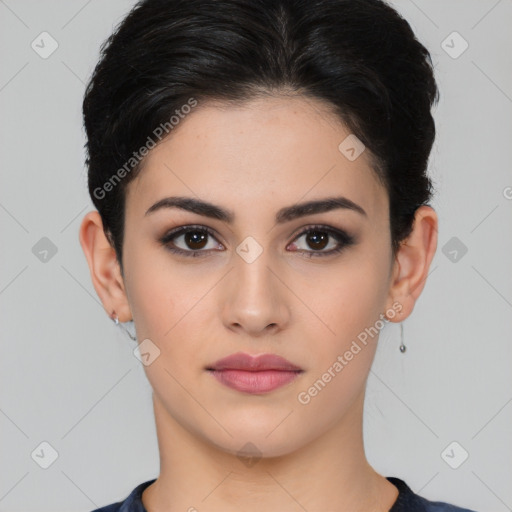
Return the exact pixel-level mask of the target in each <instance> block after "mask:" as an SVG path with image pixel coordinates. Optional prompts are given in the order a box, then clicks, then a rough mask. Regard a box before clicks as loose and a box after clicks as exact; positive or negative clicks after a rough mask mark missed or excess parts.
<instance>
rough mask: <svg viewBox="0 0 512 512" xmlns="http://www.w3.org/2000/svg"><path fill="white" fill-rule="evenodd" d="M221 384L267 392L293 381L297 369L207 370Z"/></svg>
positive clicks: (246, 390) (249, 390)
mask: <svg viewBox="0 0 512 512" xmlns="http://www.w3.org/2000/svg"><path fill="white" fill-rule="evenodd" d="M209 371H210V373H211V374H212V375H213V376H214V377H215V378H216V379H217V380H218V381H219V382H221V383H222V384H224V385H225V386H228V387H230V388H232V389H236V390H237V391H242V392H244V393H253V394H256V393H268V392H269V391H273V390H274V389H277V388H280V387H281V386H284V385H285V384H288V383H289V382H291V381H293V380H294V379H296V378H297V377H298V375H299V374H300V373H301V372H299V371H284V370H262V371H257V372H250V371H244V370H209Z"/></svg>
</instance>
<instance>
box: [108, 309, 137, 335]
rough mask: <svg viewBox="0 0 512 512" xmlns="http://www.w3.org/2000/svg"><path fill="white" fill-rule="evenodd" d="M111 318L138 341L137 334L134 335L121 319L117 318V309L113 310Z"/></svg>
mask: <svg viewBox="0 0 512 512" xmlns="http://www.w3.org/2000/svg"><path fill="white" fill-rule="evenodd" d="M110 318H111V319H112V320H113V321H114V323H115V324H116V325H118V326H119V327H121V329H123V331H124V332H125V333H126V334H128V336H129V337H130V339H131V340H133V341H137V336H134V335H133V334H132V333H131V332H130V331H129V330H128V329H127V328H126V327H125V326H124V325H123V324H122V323H121V322H120V321H119V318H117V315H116V312H115V311H112V314H111V315H110Z"/></svg>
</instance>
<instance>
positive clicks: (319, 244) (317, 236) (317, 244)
mask: <svg viewBox="0 0 512 512" xmlns="http://www.w3.org/2000/svg"><path fill="white" fill-rule="evenodd" d="M328 237H329V235H327V233H322V232H321V231H312V232H311V233H310V234H309V235H308V243H309V244H310V246H311V247H312V248H313V249H323V248H324V247H325V246H326V245H327V239H328ZM311 242H312V243H311Z"/></svg>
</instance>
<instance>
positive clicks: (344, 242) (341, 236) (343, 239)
mask: <svg viewBox="0 0 512 512" xmlns="http://www.w3.org/2000/svg"><path fill="white" fill-rule="evenodd" d="M316 231H320V232H321V233H327V234H328V235H329V236H332V237H333V238H334V239H335V240H336V241H337V242H338V246H337V247H336V248H335V249H331V250H330V251H313V250H311V251H304V250H298V251H296V252H299V253H303V254H304V255H305V256H304V257H306V258H316V257H326V256H331V255H333V254H338V253H340V252H341V251H343V250H344V249H345V248H347V247H349V246H351V245H353V244H354V243H355V238H354V237H353V236H352V235H349V234H348V233H346V232H345V231H340V230H337V229H333V228H330V227H327V226H322V225H314V226H309V227H308V228H307V229H305V230H304V231H301V232H300V233H299V234H298V235H297V236H296V237H295V239H294V240H297V239H298V238H300V237H301V236H303V235H308V234H310V233H312V232H316ZM190 232H192V233H202V234H207V235H209V236H211V237H212V238H215V233H213V231H211V230H210V229H208V228H206V227H204V226H199V225H189V226H181V227H179V228H176V229H174V230H172V231H170V232H168V233H166V234H165V235H164V236H163V237H162V238H161V239H160V243H161V244H162V245H163V246H164V247H165V248H166V249H167V250H168V251H170V252H172V253H174V254H178V255H180V256H185V257H191V258H197V257H203V256H205V255H208V252H209V250H206V251H205V250H193V249H191V250H188V251H185V250H183V249H179V248H177V247H173V246H171V245H169V242H171V241H172V240H174V239H175V238H177V237H178V236H180V235H184V234H187V233H190Z"/></svg>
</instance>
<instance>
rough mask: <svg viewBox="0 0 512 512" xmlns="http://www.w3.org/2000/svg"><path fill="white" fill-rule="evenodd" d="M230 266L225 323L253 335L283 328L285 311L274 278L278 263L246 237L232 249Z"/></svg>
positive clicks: (256, 243) (267, 250)
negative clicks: (269, 329)
mask: <svg viewBox="0 0 512 512" xmlns="http://www.w3.org/2000/svg"><path fill="white" fill-rule="evenodd" d="M233 264H234V269H233V271H232V272H231V273H230V274H231V275H230V286H229V289H230V290H229V299H228V300H227V309H226V311H225V314H226V317H225V321H226V322H227V323H228V324H229V325H230V326H233V325H236V326H239V328H240V327H241V328H243V329H245V330H247V331H251V332H252V333H253V334H255V333H257V332H260V331H263V330H264V329H265V328H267V326H269V325H273V326H274V328H275V326H277V327H283V326H284V323H285V322H286V321H287V318H288V307H287V305H286V304H285V300H286V297H285V294H284V293H283V290H282V289H281V288H282V284H281V283H280V281H279V279H277V278H276V276H275V275H274V274H275V273H276V267H277V266H278V262H277V261H276V258H274V257H273V255H272V254H271V251H270V250H269V249H266V248H264V247H263V246H262V245H261V244H259V243H258V242H257V241H256V240H255V239H254V238H252V237H247V238H246V239H245V240H243V241H242V242H241V243H240V244H239V246H238V247H237V248H236V254H234V255H233ZM277 272H278V271H277Z"/></svg>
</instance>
